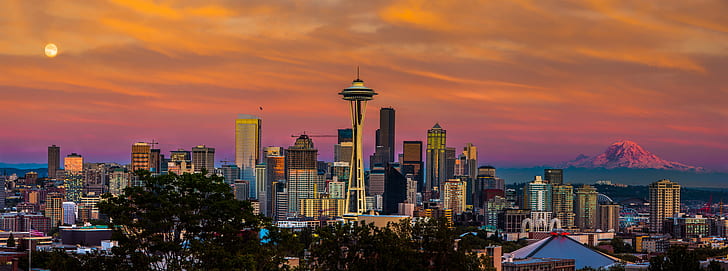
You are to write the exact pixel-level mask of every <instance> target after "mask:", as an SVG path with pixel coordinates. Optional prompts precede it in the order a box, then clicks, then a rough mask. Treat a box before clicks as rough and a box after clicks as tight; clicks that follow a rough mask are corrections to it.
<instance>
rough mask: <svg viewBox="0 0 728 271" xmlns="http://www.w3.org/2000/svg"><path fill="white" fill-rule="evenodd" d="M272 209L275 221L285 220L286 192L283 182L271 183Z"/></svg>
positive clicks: (286, 213)
mask: <svg viewBox="0 0 728 271" xmlns="http://www.w3.org/2000/svg"><path fill="white" fill-rule="evenodd" d="M272 187H273V191H274V192H273V193H272V194H273V195H274V196H275V197H274V198H273V209H274V215H273V217H274V218H275V220H285V219H286V218H287V217H288V215H289V212H288V191H286V183H285V180H283V181H273V184H272Z"/></svg>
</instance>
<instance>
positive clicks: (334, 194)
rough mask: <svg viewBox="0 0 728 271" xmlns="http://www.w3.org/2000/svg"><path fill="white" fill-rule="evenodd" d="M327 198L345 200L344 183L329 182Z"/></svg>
mask: <svg viewBox="0 0 728 271" xmlns="http://www.w3.org/2000/svg"><path fill="white" fill-rule="evenodd" d="M328 186H329V189H328V192H329V198H332V199H345V198H346V183H345V182H329V183H328Z"/></svg>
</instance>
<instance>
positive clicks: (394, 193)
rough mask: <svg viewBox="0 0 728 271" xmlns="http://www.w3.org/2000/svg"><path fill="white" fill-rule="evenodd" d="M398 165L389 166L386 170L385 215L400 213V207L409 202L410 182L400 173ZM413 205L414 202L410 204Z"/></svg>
mask: <svg viewBox="0 0 728 271" xmlns="http://www.w3.org/2000/svg"><path fill="white" fill-rule="evenodd" d="M395 165H396V164H388V165H387V167H386V168H385V169H384V194H383V195H382V197H383V201H384V202H383V205H384V206H383V208H382V209H383V211H384V213H385V214H394V213H397V212H398V205H399V204H400V203H403V202H407V196H408V195H407V192H408V191H407V186H408V180H407V178H405V176H404V175H403V174H402V172H401V171H400V170H401V169H400V168H397V167H396V166H395ZM410 203H412V202H410Z"/></svg>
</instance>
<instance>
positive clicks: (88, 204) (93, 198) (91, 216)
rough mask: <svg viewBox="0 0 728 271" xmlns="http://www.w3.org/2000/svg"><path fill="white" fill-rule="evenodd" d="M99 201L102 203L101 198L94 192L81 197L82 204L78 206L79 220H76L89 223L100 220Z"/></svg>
mask: <svg viewBox="0 0 728 271" xmlns="http://www.w3.org/2000/svg"><path fill="white" fill-rule="evenodd" d="M99 201H101V196H99V194H96V193H93V192H92V193H89V194H88V195H86V196H83V197H81V203H80V204H79V205H78V218H77V219H76V220H80V221H83V222H88V221H90V220H97V219H99V207H97V206H96V204H98V203H99Z"/></svg>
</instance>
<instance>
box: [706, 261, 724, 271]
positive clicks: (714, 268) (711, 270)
mask: <svg viewBox="0 0 728 271" xmlns="http://www.w3.org/2000/svg"><path fill="white" fill-rule="evenodd" d="M706 270H707V271H723V267H721V266H720V263H718V262H717V261H710V263H709V264H708V268H707V269H706Z"/></svg>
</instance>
